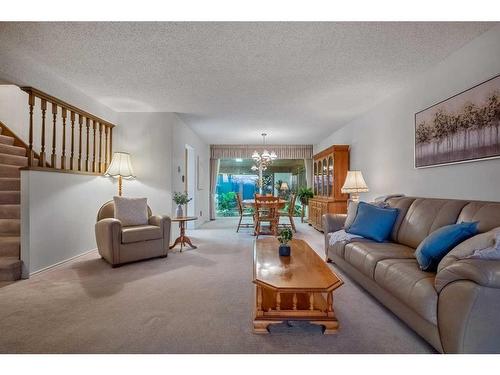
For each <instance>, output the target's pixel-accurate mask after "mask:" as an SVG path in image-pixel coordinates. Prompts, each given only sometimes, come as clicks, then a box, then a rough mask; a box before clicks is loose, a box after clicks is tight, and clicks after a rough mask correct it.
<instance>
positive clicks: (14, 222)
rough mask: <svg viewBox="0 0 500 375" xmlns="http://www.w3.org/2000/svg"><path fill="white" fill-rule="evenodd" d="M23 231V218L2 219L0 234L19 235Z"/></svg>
mask: <svg viewBox="0 0 500 375" xmlns="http://www.w3.org/2000/svg"><path fill="white" fill-rule="evenodd" d="M20 233H21V220H19V219H0V236H19V234H20Z"/></svg>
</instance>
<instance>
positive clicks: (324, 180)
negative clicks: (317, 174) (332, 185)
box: [321, 159, 328, 197]
mask: <svg viewBox="0 0 500 375" xmlns="http://www.w3.org/2000/svg"><path fill="white" fill-rule="evenodd" d="M322 172H323V173H322V176H321V177H322V178H321V181H322V184H323V195H324V196H325V197H327V196H328V180H327V178H328V176H327V174H326V172H327V166H326V159H323V168H322Z"/></svg>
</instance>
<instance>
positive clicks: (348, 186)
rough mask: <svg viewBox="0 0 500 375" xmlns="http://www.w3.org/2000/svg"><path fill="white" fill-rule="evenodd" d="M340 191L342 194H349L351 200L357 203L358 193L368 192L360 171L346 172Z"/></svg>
mask: <svg viewBox="0 0 500 375" xmlns="http://www.w3.org/2000/svg"><path fill="white" fill-rule="evenodd" d="M341 191H342V193H344V194H351V200H352V201H354V202H358V201H359V193H366V192H368V186H366V182H365V179H364V178H363V175H362V174H361V171H348V172H347V176H346V178H345V182H344V185H343V186H342V189H341Z"/></svg>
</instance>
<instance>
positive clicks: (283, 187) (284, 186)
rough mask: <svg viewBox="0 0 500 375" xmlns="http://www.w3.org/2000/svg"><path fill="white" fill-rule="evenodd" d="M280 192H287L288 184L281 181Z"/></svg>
mask: <svg viewBox="0 0 500 375" xmlns="http://www.w3.org/2000/svg"><path fill="white" fill-rule="evenodd" d="M280 190H288V183H286V182H285V181H283V182H282V183H281V186H280Z"/></svg>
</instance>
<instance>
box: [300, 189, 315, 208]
mask: <svg viewBox="0 0 500 375" xmlns="http://www.w3.org/2000/svg"><path fill="white" fill-rule="evenodd" d="M297 197H298V198H299V200H300V202H301V203H302V204H307V203H308V201H309V198H312V197H314V193H313V191H312V188H308V187H301V188H300V189H299V191H298V192H297Z"/></svg>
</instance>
